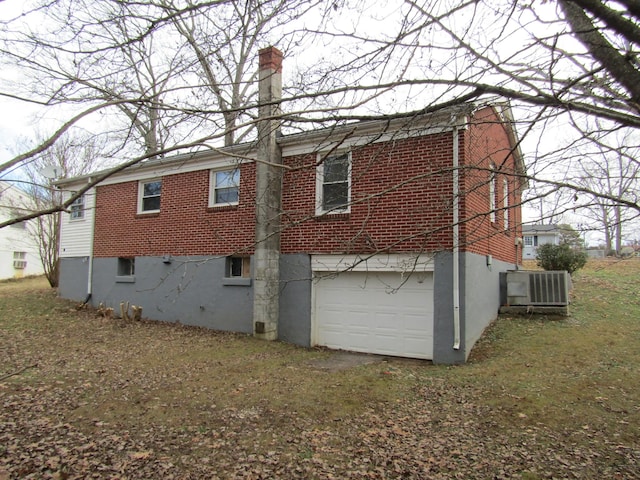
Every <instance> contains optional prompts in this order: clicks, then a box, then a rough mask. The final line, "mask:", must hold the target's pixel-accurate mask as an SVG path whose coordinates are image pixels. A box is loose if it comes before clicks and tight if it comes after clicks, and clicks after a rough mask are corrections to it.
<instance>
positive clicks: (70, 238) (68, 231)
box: [60, 189, 96, 258]
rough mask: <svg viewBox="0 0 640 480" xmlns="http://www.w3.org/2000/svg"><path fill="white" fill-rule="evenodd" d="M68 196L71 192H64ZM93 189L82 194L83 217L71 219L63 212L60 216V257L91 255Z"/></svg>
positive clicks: (93, 209)
mask: <svg viewBox="0 0 640 480" xmlns="http://www.w3.org/2000/svg"><path fill="white" fill-rule="evenodd" d="M65 195H66V198H69V196H70V195H71V193H70V192H69V193H66V194H65ZM95 198H96V197H95V189H91V190H89V191H88V192H86V193H85V194H84V199H85V202H84V217H83V218H81V219H72V218H71V215H70V214H69V213H66V212H63V213H62V214H61V217H60V258H65V257H88V256H90V255H91V247H92V245H91V242H92V230H93V216H94V214H95V204H96V202H95Z"/></svg>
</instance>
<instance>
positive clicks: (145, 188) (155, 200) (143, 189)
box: [138, 179, 162, 213]
mask: <svg viewBox="0 0 640 480" xmlns="http://www.w3.org/2000/svg"><path fill="white" fill-rule="evenodd" d="M161 193H162V180H161V179H155V180H147V181H142V182H140V184H139V185H138V212H139V213H153V212H159V211H160V195H161Z"/></svg>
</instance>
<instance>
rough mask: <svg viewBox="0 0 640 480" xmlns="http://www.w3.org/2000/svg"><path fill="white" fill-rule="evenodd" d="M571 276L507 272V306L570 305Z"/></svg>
mask: <svg viewBox="0 0 640 480" xmlns="http://www.w3.org/2000/svg"><path fill="white" fill-rule="evenodd" d="M569 282H570V280H569V274H568V273H567V272H564V271H563V272H553V271H551V272H539V271H524V270H518V271H513V272H507V274H506V283H507V299H506V304H507V305H513V306H518V305H522V306H541V307H547V306H548V307H555V306H567V305H569Z"/></svg>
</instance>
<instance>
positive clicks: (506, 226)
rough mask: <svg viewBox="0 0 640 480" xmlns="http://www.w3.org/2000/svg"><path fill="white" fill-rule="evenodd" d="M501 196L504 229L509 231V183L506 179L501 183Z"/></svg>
mask: <svg viewBox="0 0 640 480" xmlns="http://www.w3.org/2000/svg"><path fill="white" fill-rule="evenodd" d="M502 196H503V201H502V203H503V205H502V206H503V207H504V216H503V219H504V229H505V230H509V182H508V181H507V179H506V178H505V179H504V180H503V181H502Z"/></svg>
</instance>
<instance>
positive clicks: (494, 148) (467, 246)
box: [460, 108, 522, 263]
mask: <svg viewBox="0 0 640 480" xmlns="http://www.w3.org/2000/svg"><path fill="white" fill-rule="evenodd" d="M461 150H462V151H464V152H465V157H466V162H465V168H464V169H463V171H462V173H461V177H462V180H461V190H462V194H463V195H462V197H461V205H462V209H461V210H462V216H461V222H462V224H461V228H460V234H461V242H462V245H463V247H462V248H463V249H464V250H466V251H469V252H473V253H478V254H481V255H486V254H491V255H493V256H494V257H495V258H497V259H499V260H502V261H505V262H510V263H515V262H516V247H515V238H516V237H520V236H521V227H520V224H521V218H520V208H519V207H518V208H514V206H517V205H519V204H520V192H519V190H518V179H517V177H514V176H513V173H514V172H515V165H514V157H513V155H512V154H511V147H510V145H509V139H508V136H507V133H506V130H505V126H504V125H503V124H502V123H500V121H499V119H498V117H497V116H496V114H495V111H494V110H493V109H492V108H484V109H482V110H480V111H478V112H477V113H476V114H475V116H474V118H473V120H472V122H471V125H470V127H469V129H468V131H467V133H466V136H465V139H464V145H463V146H461ZM491 164H493V165H494V166H495V177H496V181H495V186H496V188H495V194H496V200H495V206H496V214H495V222H491V221H490V217H489V210H490V208H489V205H490V204H489V178H490V176H491V172H490V166H491ZM505 179H506V180H507V182H508V185H509V201H508V205H509V229H508V230H505V229H504V207H505V204H504V201H503V196H504V195H503V181H504V180H505ZM521 254H522V252H521V248H518V257H519V258H518V263H520V262H521Z"/></svg>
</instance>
